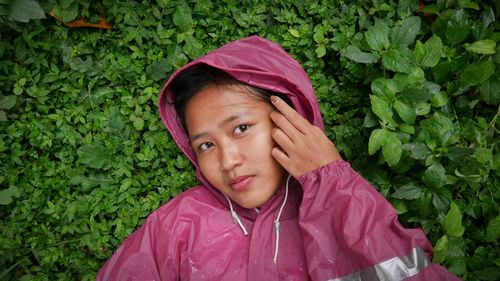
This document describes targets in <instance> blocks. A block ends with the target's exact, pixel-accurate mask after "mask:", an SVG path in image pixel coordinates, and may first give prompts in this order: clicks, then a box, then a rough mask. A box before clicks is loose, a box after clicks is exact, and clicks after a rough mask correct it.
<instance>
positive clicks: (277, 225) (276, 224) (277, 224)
mask: <svg viewBox="0 0 500 281" xmlns="http://www.w3.org/2000/svg"><path fill="white" fill-rule="evenodd" d="M291 177H292V175H288V178H287V179H286V185H285V198H284V199H283V203H282V204H281V206H280V209H279V211H278V215H277V216H276V219H275V220H274V233H275V237H276V243H275V244H276V245H275V249H274V257H273V262H274V263H277V262H278V251H279V243H280V218H281V213H283V209H284V208H285V205H286V201H287V200H288V184H289V182H290V178H291ZM224 197H226V200H227V203H229V209H230V210H231V216H232V217H233V220H234V221H235V222H236V223H237V224H238V225H239V226H240V228H241V230H242V231H243V235H245V236H247V235H248V231H247V229H246V228H245V226H244V225H243V223H242V222H241V220H240V217H239V216H238V214H237V213H236V211H234V208H233V203H231V200H230V199H229V197H227V195H225V194H224ZM255 211H256V212H257V213H259V211H258V209H255Z"/></svg>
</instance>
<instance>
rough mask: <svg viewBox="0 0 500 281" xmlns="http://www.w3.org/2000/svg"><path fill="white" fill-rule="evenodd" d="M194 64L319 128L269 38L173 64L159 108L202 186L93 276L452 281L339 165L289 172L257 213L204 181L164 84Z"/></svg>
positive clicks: (309, 92)
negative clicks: (273, 98)
mask: <svg viewBox="0 0 500 281" xmlns="http://www.w3.org/2000/svg"><path fill="white" fill-rule="evenodd" d="M201 63H203V64H208V65H211V66H213V67H216V68H219V69H221V70H223V71H225V72H226V73H228V74H229V75H231V76H232V77H234V78H235V79H237V80H239V81H241V82H244V83H247V84H250V85H252V86H256V87H259V88H263V89H267V90H271V91H275V92H279V93H283V94H285V95H287V96H288V97H289V99H290V100H291V102H292V104H293V106H294V108H295V109H296V110H297V111H298V112H299V113H300V114H301V115H302V116H304V117H305V118H307V119H308V120H309V121H310V122H311V123H312V124H314V125H316V126H318V127H321V128H323V124H322V119H321V114H320V111H319V105H318V103H317V100H316V98H315V96H314V91H313V89H312V86H311V83H310V81H309V79H308V77H307V75H306V73H305V71H304V70H303V69H302V67H301V66H300V64H299V63H298V62H297V61H295V60H294V59H293V58H292V57H290V56H289V55H288V54H287V53H286V52H285V51H284V50H282V49H281V47H279V46H278V45H277V44H275V43H272V42H270V41H268V40H265V39H262V38H260V37H257V36H252V37H249V38H245V39H241V40H238V41H235V42H232V43H229V44H227V45H225V46H223V47H221V48H219V49H217V50H215V51H213V52H211V53H209V54H208V55H206V56H204V57H201V58H199V59H197V60H195V61H193V62H191V63H190V64H188V65H186V66H184V67H183V68H181V69H179V70H178V71H177V72H176V73H174V74H173V75H172V76H171V77H170V79H169V81H167V83H166V84H165V87H164V88H163V90H162V92H161V95H160V99H159V110H160V115H161V117H162V120H163V122H164V123H165V125H166V127H167V128H168V130H169V132H170V133H171V135H172V137H173V138H174V140H175V141H176V143H177V144H178V145H179V147H180V148H181V149H182V151H183V152H184V153H185V154H186V156H187V157H188V158H189V159H190V160H191V162H192V163H193V165H194V166H195V167H196V168H197V176H198V178H199V181H200V183H201V184H200V185H199V186H196V187H192V188H190V189H188V190H187V191H185V192H183V193H181V194H180V195H178V196H177V197H175V198H173V199H172V200H170V201H169V202H168V203H166V204H164V205H163V206H161V207H160V208H159V209H157V210H156V211H154V212H153V213H152V214H151V215H149V216H148V218H147V219H146V221H145V222H144V224H143V225H142V226H141V227H140V228H139V229H138V230H137V231H135V232H134V233H133V234H132V235H130V236H129V237H128V238H127V239H126V240H125V241H124V242H123V244H122V245H121V246H120V247H119V248H118V249H117V250H116V252H115V253H114V254H113V255H112V256H111V257H110V258H109V260H108V261H107V262H106V263H105V264H104V266H103V267H102V268H101V269H100V271H99V273H98V276H97V280H335V281H344V280H345V281H350V280H403V279H407V280H459V279H458V278H456V277H455V276H453V275H452V274H450V273H449V272H448V271H446V270H445V269H444V268H442V267H440V266H439V265H435V264H432V263H431V262H430V259H431V252H432V246H431V244H430V243H429V242H428V240H427V239H426V237H425V234H424V233H423V232H422V230H420V229H405V228H404V227H403V226H402V225H401V224H400V223H399V222H398V218H397V213H396V211H395V210H394V208H393V207H392V206H391V205H390V204H389V203H388V202H387V201H386V200H385V198H383V197H382V196H381V195H380V194H379V193H378V192H377V191H376V190H375V189H374V188H373V187H371V186H370V184H369V183H368V182H367V181H366V180H365V179H363V178H362V177H361V176H360V175H359V174H357V173H356V172H355V171H354V170H353V169H352V168H351V167H350V165H349V163H347V162H345V161H342V160H339V161H335V162H332V163H330V164H328V165H326V166H324V167H320V168H318V169H316V170H314V171H312V172H309V173H306V174H304V175H303V176H301V177H300V178H298V179H293V178H289V180H288V181H287V184H286V186H283V187H282V188H280V189H279V191H278V192H277V194H276V195H274V196H273V197H272V198H271V199H270V200H269V201H268V202H267V203H265V204H264V205H263V206H262V207H261V208H260V209H245V208H242V207H240V206H238V205H237V204H236V203H234V202H231V201H230V200H229V199H228V198H227V197H225V196H224V195H223V194H221V193H220V192H219V191H217V190H216V189H215V188H214V187H212V186H211V185H210V183H209V182H208V181H207V180H206V179H205V178H204V177H203V175H202V174H201V173H200V172H199V169H198V165H197V162H196V157H195V154H194V152H193V151H192V150H191V147H190V145H189V141H188V138H187V136H186V133H185V132H184V130H183V128H182V126H181V123H180V122H179V118H178V117H177V115H176V112H175V109H174V106H173V104H172V100H173V99H172V93H171V92H170V90H169V84H170V81H172V80H173V79H175V77H176V76H177V75H178V73H180V72H182V71H183V70H185V69H186V68H189V67H192V66H194V65H197V64H201Z"/></svg>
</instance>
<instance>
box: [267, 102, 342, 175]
mask: <svg viewBox="0 0 500 281" xmlns="http://www.w3.org/2000/svg"><path fill="white" fill-rule="evenodd" d="M271 101H272V103H273V104H274V106H275V107H276V108H277V109H278V111H273V112H271V120H273V122H274V123H275V124H276V127H274V128H273V131H272V133H271V136H272V137H273V139H274V141H275V142H276V143H277V144H278V146H279V147H275V148H273V150H272V152H271V153H272V155H273V157H274V158H275V159H276V161H278V163H280V164H281V166H283V167H284V168H285V170H287V171H288V172H289V173H290V174H291V175H292V176H293V177H295V178H298V177H300V176H302V175H303V174H305V173H307V172H310V171H312V170H315V169H317V168H319V167H322V166H325V165H327V164H329V163H331V162H333V161H335V160H341V159H342V157H341V156H340V154H339V153H338V151H337V148H336V147H335V145H334V144H333V143H332V142H331V141H330V140H329V139H328V137H327V136H326V135H325V133H324V132H323V131H322V130H321V129H320V128H318V127H316V126H314V125H312V124H311V123H310V122H309V121H307V120H306V119H305V118H304V117H302V116H301V115H300V114H298V113H297V111H295V110H294V109H293V108H291V107H290V106H289V105H288V104H287V103H286V102H284V101H283V100H282V99H280V98H278V97H276V96H272V97H271Z"/></svg>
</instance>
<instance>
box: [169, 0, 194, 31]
mask: <svg viewBox="0 0 500 281" xmlns="http://www.w3.org/2000/svg"><path fill="white" fill-rule="evenodd" d="M172 20H173V22H174V24H175V25H176V26H177V27H178V28H179V30H180V31H186V30H188V29H189V28H190V27H191V25H192V24H193V18H192V17H191V9H190V8H189V6H188V5H186V4H181V5H177V8H176V9H175V13H174V15H173V18H172Z"/></svg>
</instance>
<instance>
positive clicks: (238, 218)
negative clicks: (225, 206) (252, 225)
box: [224, 194, 248, 236]
mask: <svg viewBox="0 0 500 281" xmlns="http://www.w3.org/2000/svg"><path fill="white" fill-rule="evenodd" d="M224 196H225V197H226V200H227V202H228V203H229V208H230V209H231V216H232V217H233V220H234V221H235V222H236V223H237V224H238V225H239V226H240V228H241V230H242V231H243V235H245V236H247V235H248V231H247V229H246V228H245V226H244V225H243V223H242V222H241V220H240V217H239V216H238V214H237V213H236V212H235V211H234V208H233V203H231V200H229V197H227V195H225V194H224Z"/></svg>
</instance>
